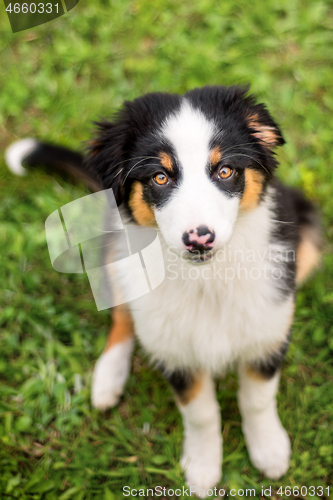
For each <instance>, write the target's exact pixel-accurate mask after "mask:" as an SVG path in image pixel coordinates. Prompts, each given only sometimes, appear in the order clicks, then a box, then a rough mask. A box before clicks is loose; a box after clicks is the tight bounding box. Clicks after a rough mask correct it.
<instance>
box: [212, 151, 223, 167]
mask: <svg viewBox="0 0 333 500" xmlns="http://www.w3.org/2000/svg"><path fill="white" fill-rule="evenodd" d="M221 158H222V152H221V150H220V148H219V147H218V146H215V148H213V149H212V150H211V152H210V155H209V161H210V163H211V164H212V165H213V166H214V165H217V164H218V163H219V161H221Z"/></svg>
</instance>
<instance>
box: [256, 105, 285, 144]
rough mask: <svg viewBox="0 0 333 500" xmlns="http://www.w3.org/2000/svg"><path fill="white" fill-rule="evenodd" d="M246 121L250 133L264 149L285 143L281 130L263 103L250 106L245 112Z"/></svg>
mask: <svg viewBox="0 0 333 500" xmlns="http://www.w3.org/2000/svg"><path fill="white" fill-rule="evenodd" d="M246 122H247V125H248V127H249V128H250V129H251V135H252V136H253V137H255V138H256V139H257V140H258V141H259V143H260V144H261V145H262V146H264V147H265V148H266V149H269V150H272V149H274V148H275V147H277V146H282V145H283V144H284V143H285V140H284V138H283V136H282V133H281V130H280V129H279V127H278V126H277V124H276V123H275V121H274V120H273V118H272V117H271V115H270V114H269V112H268V111H267V109H266V106H265V105H264V104H255V105H254V106H252V107H251V108H250V109H249V110H248V112H247V115H246Z"/></svg>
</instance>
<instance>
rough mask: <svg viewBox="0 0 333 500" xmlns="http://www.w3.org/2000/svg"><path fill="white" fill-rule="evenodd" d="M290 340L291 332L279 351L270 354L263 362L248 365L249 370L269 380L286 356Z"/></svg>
mask: <svg viewBox="0 0 333 500" xmlns="http://www.w3.org/2000/svg"><path fill="white" fill-rule="evenodd" d="M290 340H291V330H290V332H289V335H288V337H287V339H286V341H285V342H283V344H282V345H281V347H280V349H279V350H278V351H276V352H275V353H273V354H271V356H269V357H268V358H266V359H265V360H258V361H257V362H255V363H252V364H251V365H250V367H251V369H252V370H253V371H254V372H255V373H258V375H260V376H262V377H263V378H264V379H267V380H269V379H271V378H272V377H274V375H275V374H276V372H277V370H279V369H280V368H281V366H282V363H283V361H284V358H285V355H286V354H287V351H288V347H289V342H290Z"/></svg>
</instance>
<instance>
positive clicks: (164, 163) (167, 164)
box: [159, 153, 173, 172]
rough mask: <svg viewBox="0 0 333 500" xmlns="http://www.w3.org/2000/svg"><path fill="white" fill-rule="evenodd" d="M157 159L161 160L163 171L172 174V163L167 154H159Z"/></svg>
mask: <svg viewBox="0 0 333 500" xmlns="http://www.w3.org/2000/svg"><path fill="white" fill-rule="evenodd" d="M159 157H160V160H161V164H162V167H164V168H165V170H167V171H168V172H173V163H172V159H171V158H170V156H169V155H168V154H167V153H160V154H159Z"/></svg>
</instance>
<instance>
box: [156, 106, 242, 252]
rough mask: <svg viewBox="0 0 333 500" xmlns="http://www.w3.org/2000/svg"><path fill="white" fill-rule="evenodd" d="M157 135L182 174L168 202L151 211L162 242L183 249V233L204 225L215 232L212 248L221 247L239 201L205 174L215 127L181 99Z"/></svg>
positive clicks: (232, 223) (229, 229)
mask: <svg viewBox="0 0 333 500" xmlns="http://www.w3.org/2000/svg"><path fill="white" fill-rule="evenodd" d="M161 132H162V134H163V137H164V138H166V139H168V140H169V141H170V143H171V144H172V146H173V148H174V150H175V154H176V156H177V159H178V161H179V163H180V168H181V171H182V178H181V182H180V183H179V185H178V188H177V190H175V191H174V193H173V196H171V197H170V199H169V202H168V203H167V204H166V205H165V206H163V207H162V208H161V209H156V210H155V217H156V221H157V224H158V226H159V228H160V229H161V231H162V234H163V236H164V239H165V240H166V242H167V243H168V244H169V245H172V246H175V247H178V248H180V247H181V248H183V242H182V236H183V234H184V232H186V231H189V230H191V229H196V228H197V227H199V226H201V225H205V226H207V227H208V228H209V229H210V230H211V231H214V232H215V235H216V238H215V244H216V245H223V244H225V243H226V242H227V241H228V240H229V238H230V237H231V234H232V230H233V225H234V222H235V220H236V217H237V211H238V205H239V199H238V198H237V197H230V196H227V194H226V193H224V192H223V191H221V190H220V189H219V188H218V186H216V184H215V183H213V182H212V180H211V179H210V176H209V174H208V172H207V164H208V162H209V153H210V149H211V147H210V144H211V140H212V138H213V137H214V134H215V132H216V125H215V123H214V122H213V121H210V120H208V119H207V118H206V117H205V116H204V114H203V113H202V112H201V111H199V110H196V109H194V108H193V107H192V106H191V104H190V103H189V102H188V101H187V100H186V99H185V100H184V101H183V104H182V106H181V108H180V110H179V111H178V113H177V114H176V115H173V116H170V117H169V118H168V119H167V120H166V121H165V123H164V126H163V128H162V131H161Z"/></svg>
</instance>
